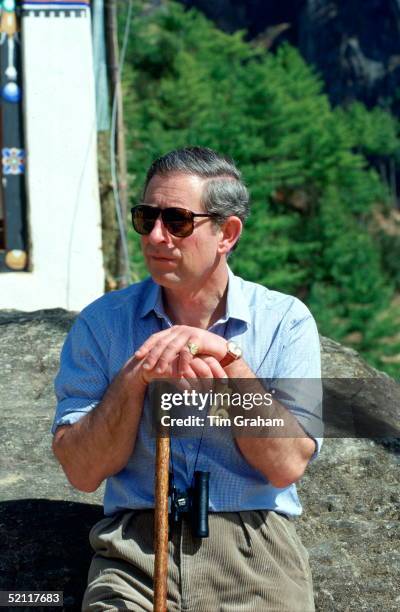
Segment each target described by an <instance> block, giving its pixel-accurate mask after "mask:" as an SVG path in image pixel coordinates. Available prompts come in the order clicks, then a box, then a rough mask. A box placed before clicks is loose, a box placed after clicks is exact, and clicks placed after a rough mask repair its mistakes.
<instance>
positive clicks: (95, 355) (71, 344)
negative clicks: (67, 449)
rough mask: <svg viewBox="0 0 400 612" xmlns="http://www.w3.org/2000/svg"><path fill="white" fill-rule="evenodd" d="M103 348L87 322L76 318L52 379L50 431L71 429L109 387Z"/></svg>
mask: <svg viewBox="0 0 400 612" xmlns="http://www.w3.org/2000/svg"><path fill="white" fill-rule="evenodd" d="M107 372H108V368H107V361H106V356H105V353H104V347H103V346H101V345H100V343H99V341H98V339H97V338H96V335H95V333H94V331H93V329H92V328H91V326H90V324H89V322H88V321H86V320H85V319H84V318H82V317H78V319H77V320H76V321H75V323H74V325H73V327H72V329H71V331H70V332H69V334H68V336H67V338H66V340H65V343H64V346H63V349H62V352H61V359H60V369H59V371H58V374H57V376H56V379H55V383H54V386H55V393H56V397H57V408H56V414H55V417H54V421H53V425H52V428H51V431H52V433H53V434H54V433H55V431H56V429H57V427H59V426H60V425H72V424H73V423H76V422H77V421H79V419H81V418H82V417H83V416H84V415H85V414H87V413H88V412H90V411H91V410H93V408H95V406H97V404H98V403H99V402H100V401H101V399H102V398H103V396H104V394H105V392H106V389H107V387H108V385H109V379H108V375H107Z"/></svg>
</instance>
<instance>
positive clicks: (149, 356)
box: [135, 325, 226, 378]
mask: <svg viewBox="0 0 400 612" xmlns="http://www.w3.org/2000/svg"><path fill="white" fill-rule="evenodd" d="M189 343H193V344H195V345H196V346H197V347H198V355H197V356H196V357H195V356H193V355H192V353H191V352H190V350H189V346H188V345H189ZM225 355H226V340H225V339H224V338H222V337H221V336H218V335H217V334H213V333H212V332H209V331H206V330H204V329H199V328H197V327H189V326H188V325H174V326H173V327H170V328H169V329H166V330H164V331H161V332H158V333H157V334H153V335H152V336H151V337H150V338H149V339H148V340H146V342H145V343H144V344H143V345H142V346H141V347H140V349H138V350H137V351H136V353H135V357H136V359H139V360H143V364H142V367H143V370H144V371H146V370H147V371H154V374H155V375H154V376H153V378H157V377H158V378H163V377H164V375H165V374H166V373H168V371H169V368H170V367H171V364H172V363H174V361H175V360H177V361H176V366H175V367H176V373H177V374H178V376H176V378H180V377H185V378H193V371H194V372H195V373H196V376H194V378H197V377H199V378H200V377H201V378H209V376H208V375H206V374H205V371H206V370H205V368H204V364H206V365H208V367H212V368H213V369H214V370H215V362H218V364H219V362H220V361H221V359H223V357H225ZM206 356H207V357H213V358H214V360H213V362H207V361H205V357H206ZM199 359H200V360H201V361H199ZM193 364H194V368H195V369H194V368H193ZM210 364H211V365H210ZM197 370H198V371H199V373H198V374H197ZM218 371H219V372H220V373H221V372H224V370H223V368H222V367H221V368H220V370H218ZM203 373H204V374H203ZM214 377H215V378H225V377H226V376H225V372H224V374H223V375H219V376H214Z"/></svg>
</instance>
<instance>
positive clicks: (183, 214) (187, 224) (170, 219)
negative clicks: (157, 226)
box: [162, 208, 193, 238]
mask: <svg viewBox="0 0 400 612" xmlns="http://www.w3.org/2000/svg"><path fill="white" fill-rule="evenodd" d="M162 220H163V223H164V225H165V227H166V228H167V230H168V231H169V233H170V234H173V235H174V236H177V237H179V238H184V237H186V236H190V234H191V233H192V232H193V213H192V212H191V211H190V210H186V209H184V208H166V209H164V210H163V212H162Z"/></svg>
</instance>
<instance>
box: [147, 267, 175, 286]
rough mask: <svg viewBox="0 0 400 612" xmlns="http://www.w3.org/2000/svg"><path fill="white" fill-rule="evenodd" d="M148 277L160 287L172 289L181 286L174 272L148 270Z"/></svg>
mask: <svg viewBox="0 0 400 612" xmlns="http://www.w3.org/2000/svg"><path fill="white" fill-rule="evenodd" d="M149 272H150V275H151V277H152V279H153V281H154V282H155V283H157V285H161V286H162V287H174V286H176V285H177V284H182V279H181V277H180V276H179V274H177V273H176V272H175V271H172V270H170V271H167V270H165V271H164V270H154V269H149Z"/></svg>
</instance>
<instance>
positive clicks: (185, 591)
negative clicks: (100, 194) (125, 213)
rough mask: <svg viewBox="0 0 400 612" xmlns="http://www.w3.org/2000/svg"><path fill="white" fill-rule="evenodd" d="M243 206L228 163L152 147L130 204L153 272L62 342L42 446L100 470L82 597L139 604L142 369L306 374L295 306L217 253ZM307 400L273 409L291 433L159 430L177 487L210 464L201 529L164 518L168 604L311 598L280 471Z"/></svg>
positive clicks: (314, 367) (307, 605)
mask: <svg viewBox="0 0 400 612" xmlns="http://www.w3.org/2000/svg"><path fill="white" fill-rule="evenodd" d="M247 214H248V193H247V190H246V188H245V186H244V185H243V183H242V182H241V180H240V173H239V171H238V170H237V168H236V167H235V166H234V164H233V162H232V161H231V160H229V159H227V158H224V157H221V156H219V155H217V154H216V153H215V152H214V151H212V150H210V149H206V148H201V147H190V148H185V149H180V150H177V151H173V152H171V153H169V154H167V155H165V156H163V157H161V158H160V159H158V160H156V161H155V162H154V163H153V164H152V166H151V167H150V170H149V172H148V175H147V179H146V184H145V187H144V192H143V202H142V203H140V204H139V205H138V206H137V207H135V208H134V209H133V211H132V219H133V225H134V228H135V229H136V231H138V232H139V233H140V234H141V235H142V249H143V254H144V257H145V260H146V264H147V267H148V270H149V272H150V275H151V278H149V279H146V280H145V281H143V282H141V283H137V284H134V285H132V286H131V287H128V288H127V289H124V290H121V291H116V292H113V293H109V294H107V295H105V296H103V297H102V298H100V299H99V300H97V301H96V302H94V303H93V304H91V305H90V306H88V307H87V308H86V309H85V310H84V311H83V312H82V313H81V314H80V316H79V317H78V319H77V321H76V322H75V324H74V327H73V328H72V330H71V332H70V334H69V336H68V338H67V340H66V343H65V346H64V348H63V352H62V358H61V367H60V372H59V374H58V376H57V379H56V392H57V396H58V402H59V403H58V407H57V413H56V417H55V421H54V425H53V432H54V433H55V435H54V443H53V450H54V453H55V455H56V457H57V458H58V460H59V461H60V463H61V465H62V467H63V469H64V471H65V473H66V475H67V477H68V479H69V481H70V482H71V484H72V485H73V486H75V487H76V488H78V489H79V490H81V491H87V492H91V491H95V490H96V489H97V488H98V487H99V485H100V484H101V483H102V482H103V480H104V479H107V484H106V491H105V498H104V506H105V515H106V518H104V519H103V520H102V521H100V523H98V524H97V525H95V526H94V528H93V529H92V531H91V534H90V541H91V545H92V547H93V549H94V551H95V556H94V558H93V560H92V564H91V567H90V570H89V578H88V587H87V590H86V593H85V597H84V601H83V605H82V607H83V610H118V609H129V610H152V609H153V608H152V605H153V583H152V576H153V565H154V556H153V511H152V509H153V508H154V455H155V439H154V436H153V435H152V429H151V427H152V418H151V417H152V415H151V411H152V409H151V406H150V404H149V399H148V394H147V389H148V385H149V383H150V382H151V381H152V380H154V379H160V378H162V379H176V378H180V377H183V378H184V379H187V380H189V379H197V378H200V379H204V378H216V379H220V378H224V377H229V378H230V379H252V380H256V377H258V378H268V379H278V378H287V379H293V378H297V379H301V378H318V377H319V376H320V355H319V342H318V334H317V330H316V326H315V323H314V320H313V318H312V317H311V315H310V313H309V311H308V310H307V308H306V307H305V306H304V305H303V304H302V303H301V302H299V300H297V299H296V298H293V297H290V296H286V295H283V294H280V293H277V292H274V291H269V290H268V289H266V288H264V287H261V286H259V285H256V284H254V283H249V282H246V281H243V280H242V279H240V278H238V277H235V276H234V275H233V274H232V273H231V271H230V270H229V268H228V266H227V256H228V254H229V253H230V252H231V251H232V249H233V248H234V246H235V245H236V243H237V241H238V240H239V237H240V234H241V231H242V226H243V222H244V220H245V218H246V216H247ZM272 248H273V247H272ZM228 341H233V344H232V343H228ZM276 406H277V402H275V409H276ZM313 410H314V407H313V406H302V407H300V408H298V407H297V408H296V406H293V407H292V408H291V411H290V412H289V411H286V412H287V415H288V419H291V423H290V426H291V429H290V431H291V432H292V434H293V435H292V436H291V437H254V436H238V437H236V438H233V437H232V436H226V437H223V436H219V437H218V436H217V437H213V436H210V437H207V436H201V437H200V440H199V441H198V440H196V441H195V443H193V439H186V438H175V437H172V440H171V454H172V466H173V473H174V484H176V486H177V488H178V489H179V490H187V489H188V488H189V487H190V485H191V484H192V480H193V474H194V471H195V469H198V470H204V471H208V472H210V493H209V510H210V517H209V520H210V535H209V537H208V538H206V539H202V540H200V539H198V538H195V537H193V535H192V533H191V530H190V521H189V520H188V518H187V517H186V516H185V515H183V516H182V518H181V520H180V521H179V524H178V525H177V527H176V528H175V529H174V530H173V533H172V536H171V539H170V542H169V547H170V549H169V553H170V554H169V576H168V610H171V611H177V610H186V611H196V612H198V611H200V612H202V611H204V612H213V611H221V612H222V611H225V612H227V611H229V612H234V611H235V610H237V611H239V610H240V611H241V612H257V611H268V610H270V611H278V610H279V611H287V612H295V611H298V612H309V611H311V610H313V609H314V604H313V595H312V581H311V575H310V570H309V565H308V555H307V552H306V550H305V548H304V547H303V546H302V544H301V543H300V541H299V539H298V537H297V535H296V531H295V528H294V525H293V523H292V522H291V520H289V519H290V518H291V517H293V516H296V515H298V514H300V512H301V506H300V503H299V501H298V498H297V494H296V488H295V485H294V483H295V482H296V481H297V480H298V479H299V478H300V477H301V476H302V474H303V473H304V470H305V468H306V466H307V464H308V462H309V461H310V459H311V458H313V457H314V456H315V455H316V453H317V452H318V448H317V447H318V446H319V444H320V440H319V439H317V440H316V439H314V438H312V437H311V436H310V435H308V433H309V431H310V430H309V427H308V424H309V423H311V422H312V421H313V419H314V417H315V414H314V412H313Z"/></svg>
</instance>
